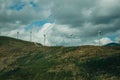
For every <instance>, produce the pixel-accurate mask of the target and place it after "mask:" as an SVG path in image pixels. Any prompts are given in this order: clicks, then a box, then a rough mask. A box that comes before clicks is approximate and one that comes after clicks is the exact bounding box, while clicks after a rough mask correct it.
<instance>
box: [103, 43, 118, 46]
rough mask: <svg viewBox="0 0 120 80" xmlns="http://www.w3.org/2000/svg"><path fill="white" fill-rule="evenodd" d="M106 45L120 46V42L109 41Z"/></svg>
mask: <svg viewBox="0 0 120 80" xmlns="http://www.w3.org/2000/svg"><path fill="white" fill-rule="evenodd" d="M105 46H120V44H119V43H109V44H107V45H105Z"/></svg>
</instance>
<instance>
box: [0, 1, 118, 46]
mask: <svg viewBox="0 0 120 80" xmlns="http://www.w3.org/2000/svg"><path fill="white" fill-rule="evenodd" d="M119 3H120V0H0V35H2V36H10V37H14V38H16V36H17V32H19V39H22V40H27V41H29V40H30V32H32V41H33V42H38V43H41V44H44V38H45V45H47V46H80V45H98V43H99V40H100V44H101V45H105V44H107V43H111V42H118V41H119V40H120V5H119ZM99 32H101V34H100V35H99ZM44 35H45V37H44Z"/></svg>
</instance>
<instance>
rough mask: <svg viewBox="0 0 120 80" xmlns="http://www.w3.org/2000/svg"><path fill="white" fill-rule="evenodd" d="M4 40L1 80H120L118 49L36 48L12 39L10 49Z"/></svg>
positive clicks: (0, 48) (81, 47) (119, 48)
mask: <svg viewBox="0 0 120 80" xmlns="http://www.w3.org/2000/svg"><path fill="white" fill-rule="evenodd" d="M5 38H6V37H4V39H5ZM8 39H9V38H7V40H8ZM5 40H6V39H5ZM5 40H3V43H2V40H1V42H0V43H2V45H0V80H120V77H119V76H120V63H119V61H120V47H119V46H117V47H99V46H80V47H60V46H59V47H36V46H35V45H34V44H31V43H29V42H24V41H19V40H16V39H15V40H14V39H11V40H12V41H13V44H12V47H11V46H10V45H11V44H9V46H8V45H7V44H6V41H7V40H6V41H5ZM11 40H10V42H12V41H11ZM18 44H20V45H18ZM26 44H27V45H26ZM3 65H4V66H3Z"/></svg>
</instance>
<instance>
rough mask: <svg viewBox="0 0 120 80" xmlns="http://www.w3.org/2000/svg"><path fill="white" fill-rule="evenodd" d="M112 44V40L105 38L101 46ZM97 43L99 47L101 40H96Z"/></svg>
mask: <svg viewBox="0 0 120 80" xmlns="http://www.w3.org/2000/svg"><path fill="white" fill-rule="evenodd" d="M111 42H113V41H112V40H111V39H110V38H107V37H104V38H101V39H100V44H101V45H105V44H108V43H111ZM95 43H96V44H97V45H99V40H95Z"/></svg>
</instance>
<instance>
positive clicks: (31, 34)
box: [30, 31, 32, 42]
mask: <svg viewBox="0 0 120 80" xmlns="http://www.w3.org/2000/svg"><path fill="white" fill-rule="evenodd" d="M30 42H32V31H30Z"/></svg>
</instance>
